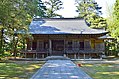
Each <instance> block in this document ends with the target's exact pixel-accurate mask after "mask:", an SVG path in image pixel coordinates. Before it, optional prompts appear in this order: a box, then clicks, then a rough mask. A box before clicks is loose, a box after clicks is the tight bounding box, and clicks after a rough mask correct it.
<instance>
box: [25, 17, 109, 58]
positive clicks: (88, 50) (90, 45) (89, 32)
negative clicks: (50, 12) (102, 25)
mask: <svg viewBox="0 0 119 79" xmlns="http://www.w3.org/2000/svg"><path fill="white" fill-rule="evenodd" d="M29 33H30V34H32V36H33V39H32V38H28V39H27V48H26V49H25V51H24V52H23V53H24V54H25V56H26V57H27V58H45V57H47V56H67V57H69V58H71V59H86V58H88V59H89V58H100V57H101V55H102V54H103V53H104V51H105V44H104V39H103V38H101V37H103V36H105V35H106V34H107V33H108V32H107V31H105V30H102V29H92V28H90V27H89V26H88V25H87V24H86V22H85V20H84V19H81V18H45V19H41V18H34V19H33V21H32V22H31V24H30V26H29Z"/></svg>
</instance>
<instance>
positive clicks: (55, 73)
mask: <svg viewBox="0 0 119 79" xmlns="http://www.w3.org/2000/svg"><path fill="white" fill-rule="evenodd" d="M30 79H92V78H91V77H90V76H88V75H87V74H86V73H85V72H84V71H82V70H81V69H80V68H79V67H77V66H76V65H75V64H74V63H73V62H72V61H71V60H48V61H47V62H46V63H45V64H44V65H43V66H42V68H40V69H39V70H38V71H37V72H36V73H35V74H34V75H33V76H32V77H31V78H30Z"/></svg>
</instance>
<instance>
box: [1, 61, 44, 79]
mask: <svg viewBox="0 0 119 79" xmlns="http://www.w3.org/2000/svg"><path fill="white" fill-rule="evenodd" d="M44 63H45V62H43V61H39V62H38V61H37V62H35V61H12V62H0V79H29V78H30V77H31V76H32V75H33V73H34V72H36V71H37V69H39V68H40V67H41V66H42V65H43V64H44Z"/></svg>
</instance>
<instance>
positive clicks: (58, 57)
mask: <svg viewBox="0 0 119 79" xmlns="http://www.w3.org/2000/svg"><path fill="white" fill-rule="evenodd" d="M45 60H46V61H47V60H70V58H68V57H64V56H48V57H46V58H45Z"/></svg>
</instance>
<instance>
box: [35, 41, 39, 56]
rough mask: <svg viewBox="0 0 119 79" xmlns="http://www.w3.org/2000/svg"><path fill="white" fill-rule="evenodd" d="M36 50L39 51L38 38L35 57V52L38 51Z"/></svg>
mask: <svg viewBox="0 0 119 79" xmlns="http://www.w3.org/2000/svg"><path fill="white" fill-rule="evenodd" d="M38 51H39V40H37V47H36V58H37V55H38V54H37V53H38Z"/></svg>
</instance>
